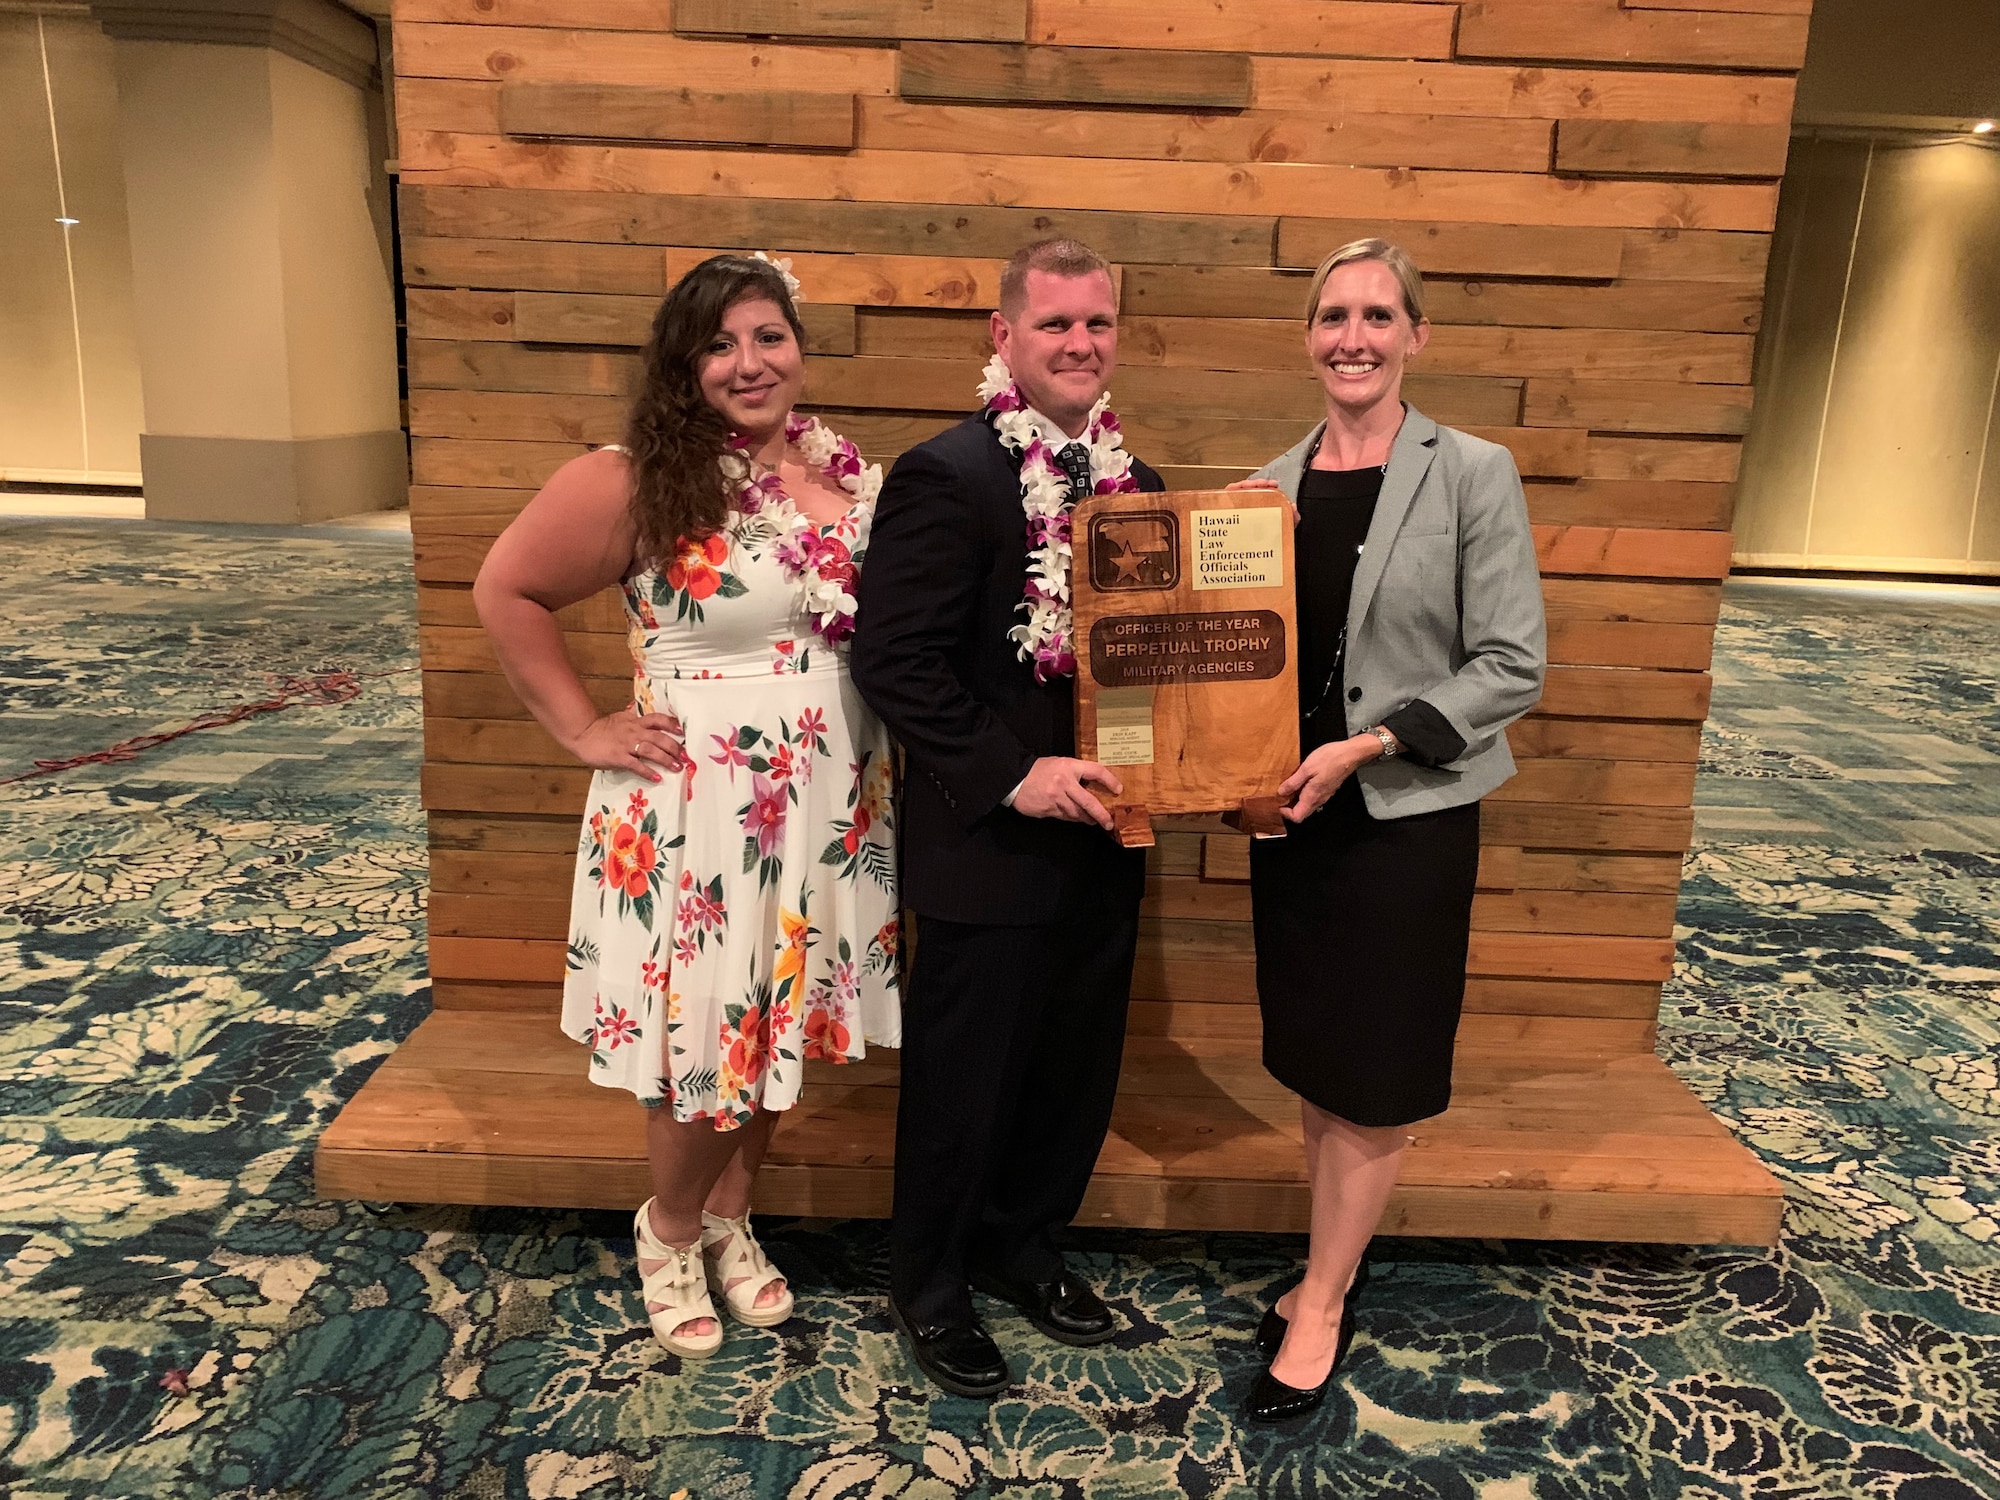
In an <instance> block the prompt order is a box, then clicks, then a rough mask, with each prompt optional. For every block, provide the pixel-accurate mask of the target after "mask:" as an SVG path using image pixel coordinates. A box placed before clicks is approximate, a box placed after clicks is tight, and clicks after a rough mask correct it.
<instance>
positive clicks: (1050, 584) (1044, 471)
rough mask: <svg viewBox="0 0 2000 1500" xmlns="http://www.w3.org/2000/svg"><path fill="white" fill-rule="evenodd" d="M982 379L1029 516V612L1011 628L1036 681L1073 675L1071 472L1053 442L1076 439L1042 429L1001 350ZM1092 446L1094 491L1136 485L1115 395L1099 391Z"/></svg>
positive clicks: (1089, 438)
mask: <svg viewBox="0 0 2000 1500" xmlns="http://www.w3.org/2000/svg"><path fill="white" fill-rule="evenodd" d="M984 374H985V378H984V379H983V380H981V381H980V383H979V399H980V400H981V401H983V402H984V403H985V404H986V409H987V410H988V411H989V412H991V413H992V414H993V430H994V431H995V432H996V433H997V434H998V435H999V438H1000V442H1001V445H1002V446H1003V447H1005V448H1006V449H1007V450H1008V451H1009V452H1013V453H1018V454H1020V455H1021V509H1022V510H1023V511H1025V512H1026V513H1027V517H1028V586H1027V588H1026V590H1025V591H1024V592H1023V595H1022V599H1021V603H1020V605H1019V606H1018V607H1019V609H1020V611H1021V612H1022V613H1024V614H1025V615H1027V617H1028V618H1027V619H1026V620H1025V621H1024V622H1023V623H1021V624H1019V625H1016V626H1015V627H1014V628H1013V629H1012V630H1009V631H1008V632H1007V638H1008V639H1009V640H1012V641H1015V642H1018V643H1019V647H1020V656H1021V660H1022V661H1026V662H1032V663H1034V668H1035V681H1037V682H1051V681H1053V680H1054V679H1056V678H1058V677H1073V676H1075V675H1076V642H1075V639H1074V635H1075V629H1076V623H1075V619H1074V617H1073V615H1072V613H1071V605H1070V587H1069V574H1070V508H1071V505H1072V503H1073V501H1074V498H1075V497H1073V496H1071V494H1070V485H1069V478H1068V476H1066V475H1065V474H1064V473H1063V471H1062V465H1060V464H1058V463H1057V462H1056V450H1057V449H1058V448H1060V447H1063V446H1065V445H1067V444H1068V443H1069V442H1070V441H1071V439H1069V438H1066V437H1064V436H1063V435H1062V434H1061V433H1057V434H1055V435H1054V438H1053V439H1052V438H1051V437H1050V436H1049V434H1047V433H1044V432H1043V431H1042V425H1041V423H1040V422H1039V421H1037V420H1036V419H1035V417H1034V415H1033V414H1032V413H1031V412H1030V411H1029V410H1028V402H1027V399H1026V398H1025V397H1024V396H1022V394H1021V388H1020V387H1019V386H1018V385H1016V384H1015V382H1014V374H1013V372H1012V371H1011V370H1009V369H1008V368H1007V365H1006V363H1005V361H1003V360H1002V359H1001V358H1000V356H999V355H997V354H996V355H994V356H993V358H992V359H991V360H990V361H988V363H987V366H986V369H985V372H984ZM1077 441H1080V442H1082V443H1084V444H1085V445H1086V446H1087V447H1088V448H1089V449H1090V473H1091V477H1092V480H1093V481H1094V483H1093V485H1092V493H1093V494H1098V495H1108V494H1122V493H1126V492H1129V491H1132V490H1136V489H1138V488H1139V481H1138V480H1137V479H1135V478H1133V476H1132V455H1131V454H1129V453H1127V452H1126V451H1125V448H1124V442H1125V436H1124V433H1123V432H1122V431H1121V430H1120V428H1119V426H1118V418H1117V416H1116V415H1115V414H1114V413H1113V412H1112V410H1111V395H1110V392H1108V391H1107V392H1106V393H1105V394H1104V395H1102V396H1099V397H1098V398H1097V404H1096V405H1095V406H1093V407H1091V409H1090V423H1089V426H1087V427H1086V428H1085V429H1084V434H1083V436H1082V438H1081V439H1077Z"/></svg>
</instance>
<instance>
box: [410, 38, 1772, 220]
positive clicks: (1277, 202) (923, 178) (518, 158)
mask: <svg viewBox="0 0 2000 1500" xmlns="http://www.w3.org/2000/svg"><path fill="white" fill-rule="evenodd" d="M599 34H600V35H611V34H612V33H599ZM915 45H919V46H931V45H937V46H945V45H955V44H947V43H935V44H933V43H919V44H915ZM966 45H972V44H969V43H968V44H966ZM1183 55H1185V56H1199V54H1183ZM400 150H401V156H400V158H399V161H400V163H401V168H402V173H403V178H404V180H405V181H415V182H420V183H436V184H455V185H460V186H486V187H537V186H541V185H543V184H545V183H546V182H548V181H549V180H550V179H551V178H552V177H555V178H560V179H562V180H567V181H570V182H573V183H574V184H575V185H576V186H577V187H578V188H581V189H586V190H591V191H625V192H647V193H663V194H679V195H697V196H699V195H706V196H714V197H756V198H822V199H829V200H831V199H846V200H854V201H863V202H876V203H882V202H891V203H893V202H898V201H901V200H902V199H904V198H906V197H908V196H909V195H910V194H911V193H912V192H913V191H917V190H921V191H924V192H925V193H926V194H927V195H928V196H936V197H942V198H944V199H946V200H947V201H956V202H963V203H966V204H969V205H979V204H995V205H1011V206H1016V207H1022V208H1046V209H1077V208H1107V209H1117V210H1124V211H1139V212H1176V211H1185V212H1189V213H1201V214H1214V213H1218V212H1220V213H1236V214H1251V213H1268V214H1275V215H1278V216H1286V215H1291V216H1303V215H1311V214H1314V213H1316V212H1318V211H1320V210H1321V209H1323V208H1324V207H1325V206H1326V205H1327V204H1330V203H1338V204H1340V205H1341V206H1342V210H1343V213H1344V215H1346V216H1347V217H1350V218H1352V217H1372V218H1375V219H1378V220H1383V221H1393V222H1396V223H1401V222H1403V221H1405V220H1416V221H1423V222H1461V223H1484V224H1503V225H1504V224H1519V223H1523V222H1529V223H1537V222H1538V223H1541V224H1545V225H1550V226H1572V227H1598V228H1623V227H1631V228H1638V227H1652V228H1657V227H1660V226H1667V227H1672V228H1680V229H1713V230H1748V231H1756V232H1760V233H1762V232H1767V231H1769V229H1770V227H1771V223H1772V219H1773V216H1774V214H1775V211H1776V207H1777V190H1776V188H1775V186H1771V185H1767V184H1762V183H1735V182H1713V183H1710V182H1680V181H1642V180H1620V179H1597V178H1591V179H1578V178H1564V179H1557V178H1554V177H1550V176H1547V175H1543V174H1534V173H1524V172H1519V173H1517V172H1454V171H1443V170H1429V169H1418V170H1412V171H1386V172H1385V171H1381V170H1378V169H1375V168H1369V167H1353V166H1338V165H1322V164H1318V163H1307V162H1277V163H1251V164H1243V165H1238V164H1234V163H1228V162H1170V161H1129V160H1124V159H1115V160H1114V159H1102V158H1083V157H1073V158H1062V157H1033V156H1011V155H977V154H971V153H966V154H955V153H947V152H921V151H852V152H849V153H847V154H846V155H844V156H833V155H827V154H824V153H821V154H814V153H810V152H788V151H766V152H755V153H750V152H731V151H723V150H714V149H710V150H702V149H697V148H691V147H690V148H681V147H674V146H616V145H582V144H579V145H558V144H548V143H542V142H527V141H515V140H510V139H508V138H506V137H504V136H481V135H463V134H457V133H453V132H446V131H413V132H408V133H406V134H405V135H404V136H403V138H402V140H401V143H400Z"/></svg>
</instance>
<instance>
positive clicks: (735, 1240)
mask: <svg viewBox="0 0 2000 1500" xmlns="http://www.w3.org/2000/svg"><path fill="white" fill-rule="evenodd" d="M701 1251H702V1255H701V1259H702V1264H703V1265H704V1266H705V1267H707V1270H708V1284H709V1287H710V1289H711V1290H713V1291H714V1292H716V1293H717V1294H719V1295H720V1296H721V1298H722V1300H723V1301H724V1302H726V1303H728V1304H729V1313H730V1316H731V1317H733V1318H735V1319H736V1320H737V1321H739V1322H742V1323H748V1324H749V1325H750V1326H751V1327H752V1328H775V1327H777V1325H778V1324H780V1323H782V1322H784V1321H785V1319H787V1318H789V1317H790V1316H791V1315H792V1289H791V1288H790V1287H789V1286H788V1287H786V1288H785V1294H784V1295H783V1296H782V1297H780V1298H779V1299H778V1300H777V1301H776V1302H772V1303H770V1304H768V1305H766V1306H764V1307H759V1306H758V1305H757V1297H758V1294H759V1293H760V1292H762V1291H763V1290H764V1288H765V1287H767V1286H769V1285H770V1284H771V1283H772V1282H774V1281H782V1280H783V1279H784V1274H785V1273H784V1272H782V1271H780V1270H779V1269H778V1268H777V1267H776V1266H774V1265H772V1264H771V1262H770V1261H769V1260H768V1259H767V1258H766V1257H765V1255H764V1247H763V1246H762V1245H760V1244H758V1243H757V1236H756V1235H754V1234H752V1233H751V1232H750V1216H749V1215H748V1214H745V1215H744V1216H743V1217H742V1218H740V1219H725V1218H723V1217H722V1216H721V1215H719V1214H712V1213H710V1212H708V1211H707V1210H706V1209H703V1210H702V1215H701Z"/></svg>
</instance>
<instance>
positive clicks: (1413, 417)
mask: <svg viewBox="0 0 2000 1500" xmlns="http://www.w3.org/2000/svg"><path fill="white" fill-rule="evenodd" d="M1436 456H1437V423H1435V422H1433V421H1432V420H1431V419H1430V418H1429V417H1427V416H1425V415H1424V414H1423V413H1422V412H1420V411H1418V410H1417V409H1416V408H1415V407H1414V406H1412V407H1409V408H1407V409H1406V411H1405V413H1404V416H1403V425H1402V428H1401V430H1399V431H1398V432H1397V434H1396V443H1395V446H1394V447H1393V448H1391V449H1390V450H1389V472H1388V473H1386V474H1384V475H1383V476H1382V493H1381V495H1380V496H1379V497H1377V499H1376V501H1375V516H1374V519H1372V520H1371V521H1369V523H1368V539H1367V540H1366V541H1365V542H1363V543H1362V544H1361V560H1360V561H1359V562H1357V563H1356V564H1355V565H1354V593H1353V595H1352V596H1351V597H1350V598H1349V600H1348V604H1347V638H1348V640H1350V641H1352V640H1354V639H1355V638H1356V637H1357V636H1358V635H1359V634H1360V632H1361V622H1362V621H1363V620H1365V619H1367V618H1368V606H1369V605H1370V604H1371V603H1373V602H1374V599H1375V588H1376V585H1377V584H1379V583H1381V581H1382V570H1383V569H1384V568H1385V567H1387V566H1388V564H1389V547H1390V545H1391V543H1393V542H1394V541H1395V539H1396V533H1397V532H1398V531H1400V530H1401V529H1402V525H1403V517H1404V516H1406V515H1408V514H1409V513H1410V502H1411V501H1412V500H1414V499H1416V498H1417V487H1418V486H1419V485H1421V484H1422V483H1423V482H1424V475H1426V474H1428V473H1429V472H1430V467H1431V460H1432V459H1433V458H1435V457H1436Z"/></svg>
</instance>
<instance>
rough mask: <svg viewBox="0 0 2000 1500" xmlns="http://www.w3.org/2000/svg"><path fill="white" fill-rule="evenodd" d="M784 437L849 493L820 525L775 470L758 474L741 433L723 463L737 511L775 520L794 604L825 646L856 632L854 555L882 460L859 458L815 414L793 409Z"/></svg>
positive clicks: (871, 512) (871, 511)
mask: <svg viewBox="0 0 2000 1500" xmlns="http://www.w3.org/2000/svg"><path fill="white" fill-rule="evenodd" d="M785 441H786V442H787V443H788V444H791V445H792V446H794V447H796V448H797V449H798V450H799V452H800V453H802V454H804V455H805V460H806V462H807V463H809V464H812V465H814V466H815V467H816V468H818V469H819V471H820V472H821V473H822V474H824V475H825V476H826V477H827V479H828V480H829V481H831V482H832V483H834V484H836V485H838V486H839V487H840V488H841V489H843V490H845V491H846V492H847V493H848V494H850V495H852V496H853V497H854V505H853V508H851V509H850V510H849V511H848V513H847V514H846V515H845V516H843V517H841V519H840V520H839V521H837V522H835V523H834V524H833V525H832V526H829V527H827V528H825V529H824V530H822V529H821V528H820V527H818V526H815V525H814V524H813V523H812V521H811V520H809V519H808V518H807V517H806V516H805V515H804V514H802V513H801V512H800V510H799V508H798V506H797V504H796V503H795V502H794V501H793V499H792V497H791V496H790V495H788V494H786V493H785V487H784V484H783V482H782V481H780V479H779V478H778V473H777V471H776V470H775V469H774V470H772V471H771V472H770V473H768V474H765V475H764V476H762V477H761V478H759V477H756V474H755V470H754V468H753V466H752V464H751V461H750V452H749V448H748V446H747V445H746V443H745V441H744V439H743V438H742V437H741V436H740V435H732V436H731V438H730V440H729V443H730V451H729V452H728V453H726V454H725V455H723V470H724V473H725V474H726V475H727V476H728V477H729V478H730V479H731V480H732V481H733V482H734V483H735V485H736V508H737V510H738V511H739V512H741V513H742V514H743V515H744V516H755V515H760V514H765V515H768V516H769V518H770V519H771V520H773V521H775V522H776V523H777V524H778V526H779V528H780V535H779V537H778V541H777V544H776V545H775V546H774V547H773V548H772V551H773V553H774V554H775V555H776V557H777V559H778V561H779V562H780V563H781V564H782V565H783V566H784V569H785V576H786V577H787V578H789V579H791V580H793V581H794V582H796V583H797V584H798V586H799V603H800V605H801V606H802V607H803V608H804V610H805V612H806V614H807V615H808V616H809V617H810V618H811V620H812V628H813V630H814V632H815V633H816V634H818V635H819V636H820V637H822V638H823V639H824V640H825V641H826V643H827V644H828V645H829V646H837V645H839V644H840V643H841V642H842V641H844V640H846V639H847V638H848V637H849V636H851V635H853V634H854V611H855V600H854V580H855V559H856V558H857V557H858V556H860V555H861V554H862V553H863V552H865V551H866V550H867V548H868V530H869V527H870V525H871V524H872V523H873V521H874V519H875V497H876V496H877V495H878V494H880V493H881V491H882V466H881V465H880V464H864V463H862V462H861V451H860V450H859V449H858V448H856V447H855V446H854V444H852V443H850V442H849V441H848V440H847V439H846V438H844V437H841V436H840V435H839V434H838V433H836V432H833V431H832V430H830V429H829V428H828V427H826V426H825V424H823V423H822V422H821V421H820V420H819V418H817V417H805V416H801V415H799V413H797V412H793V413H792V414H791V415H790V416H789V417H787V418H786V419H785Z"/></svg>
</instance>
